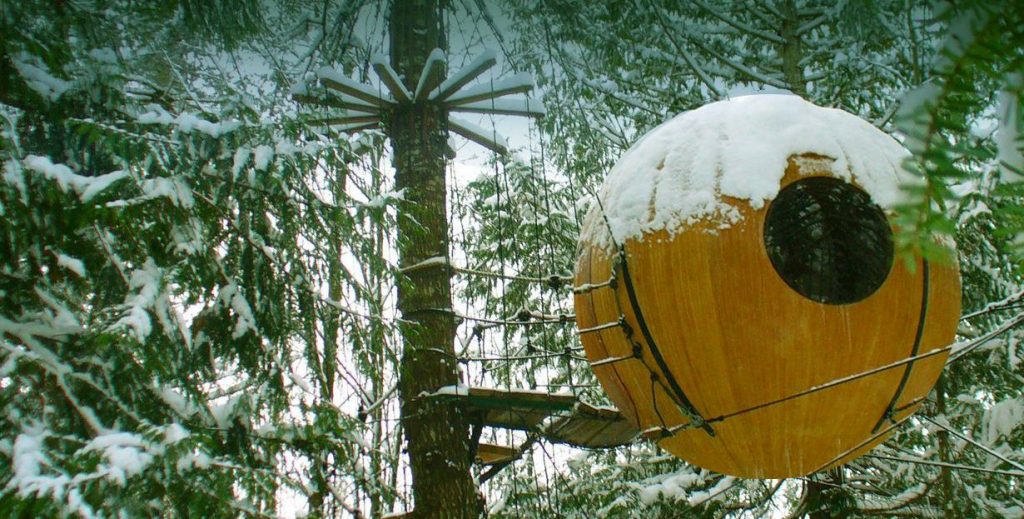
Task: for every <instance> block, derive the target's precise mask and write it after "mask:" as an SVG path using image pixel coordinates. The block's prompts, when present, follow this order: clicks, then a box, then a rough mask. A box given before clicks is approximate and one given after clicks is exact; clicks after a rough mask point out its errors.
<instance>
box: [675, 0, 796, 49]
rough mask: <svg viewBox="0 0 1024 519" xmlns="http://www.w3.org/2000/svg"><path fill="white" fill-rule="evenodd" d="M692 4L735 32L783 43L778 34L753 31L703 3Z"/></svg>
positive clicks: (698, 1)
mask: <svg viewBox="0 0 1024 519" xmlns="http://www.w3.org/2000/svg"><path fill="white" fill-rule="evenodd" d="M694 3H695V4H697V7H700V8H701V9H703V10H704V12H706V13H708V14H710V15H711V16H714V17H715V18H718V19H719V20H721V21H723V22H725V23H726V25H729V26H730V27H733V28H734V29H737V30H739V31H741V32H743V33H745V34H749V35H751V36H757V37H758V38H761V39H764V40H768V41H770V42H772V43H784V41H785V40H783V39H782V37H781V36H779V35H778V34H772V33H770V32H766V31H762V30H759V29H755V28H753V27H751V26H749V25H746V24H743V23H740V22H739V21H737V20H735V19H733V18H730V17H728V16H726V15H724V14H722V13H720V12H718V11H716V10H714V9H713V8H712V7H711V6H710V5H708V4H705V3H704V2H702V1H700V0H694Z"/></svg>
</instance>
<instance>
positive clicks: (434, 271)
mask: <svg viewBox="0 0 1024 519" xmlns="http://www.w3.org/2000/svg"><path fill="white" fill-rule="evenodd" d="M442 10H443V7H442V4H441V2H439V0H402V1H397V2H392V9H391V13H390V18H391V19H390V25H391V27H390V33H391V63H392V65H393V67H394V68H395V70H396V71H397V72H398V74H399V76H401V77H402V78H403V80H404V81H405V83H406V86H407V87H408V88H409V89H410V90H413V91H414V90H415V88H416V83H417V80H418V79H419V76H420V71H421V70H422V69H423V65H424V63H426V60H427V57H428V56H429V55H430V52H431V51H432V50H433V49H434V48H441V49H445V48H446V43H445V35H444V30H443V27H442V18H441V12H442ZM434 79H435V81H434V82H433V83H432V84H435V85H436V84H437V81H436V80H439V79H440V78H434ZM388 133H389V136H390V137H391V142H392V146H393V148H394V164H395V186H396V187H397V188H398V189H400V190H404V191H403V192H404V195H405V196H404V198H405V202H404V204H403V205H402V206H401V210H400V211H401V212H400V214H399V222H398V252H399V261H400V264H401V265H404V266H410V265H415V264H417V263H420V262H422V261H424V260H426V259H429V258H432V257H435V256H441V257H447V256H448V219H447V210H446V207H447V193H446V189H447V186H446V179H445V161H444V150H445V147H446V145H447V142H448V132H447V118H446V115H445V113H444V110H443V109H442V108H441V107H440V106H439V104H437V103H433V102H429V101H422V102H416V103H412V104H406V105H403V106H400V107H399V108H398V109H397V110H396V111H395V113H394V117H393V119H392V120H391V121H389V127H388ZM450 277H451V274H450V271H449V270H448V268H447V267H446V266H444V265H435V266H431V267H427V268H418V269H414V270H411V271H409V272H407V275H406V279H404V280H403V281H402V282H401V283H400V284H399V290H398V309H399V311H400V312H401V314H402V317H403V319H404V320H405V321H406V323H404V324H403V325H402V328H401V332H402V338H403V341H404V347H403V350H402V361H401V366H400V368H399V369H400V377H401V378H400V381H399V391H400V397H401V401H402V406H401V407H402V425H403V428H404V429H405V436H406V440H407V449H408V453H409V465H410V468H411V471H412V488H413V498H414V500H415V510H416V512H415V516H416V517H453V518H455V517H477V516H479V515H480V513H481V510H482V501H481V499H480V497H479V496H478V495H477V490H476V485H475V484H474V482H473V478H472V476H471V474H470V459H469V457H470V454H469V453H470V445H469V442H470V439H469V427H468V421H467V419H466V417H465V416H464V413H463V412H462V411H461V410H460V409H458V408H456V407H455V406H453V405H451V404H442V403H438V402H437V401H436V400H434V399H429V398H423V397H422V396H421V395H422V394H423V393H425V392H427V393H429V392H433V391H435V390H437V388H439V387H441V386H445V385H450V384H456V383H457V382H458V377H457V371H456V369H457V363H456V361H455V348H454V340H455V326H456V324H455V320H454V318H453V316H452V313H451V306H452V303H451V283H450ZM410 323H411V324H410Z"/></svg>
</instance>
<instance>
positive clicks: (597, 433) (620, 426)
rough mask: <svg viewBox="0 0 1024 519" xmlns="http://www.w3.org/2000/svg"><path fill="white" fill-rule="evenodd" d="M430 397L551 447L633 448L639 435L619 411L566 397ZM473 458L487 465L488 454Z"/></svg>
mask: <svg viewBox="0 0 1024 519" xmlns="http://www.w3.org/2000/svg"><path fill="white" fill-rule="evenodd" d="M434 396H435V397H437V398H445V399H450V400H453V401H456V402H459V403H461V404H462V405H465V406H466V408H467V410H468V411H470V412H471V413H472V414H474V415H475V416H477V420H478V423H479V424H480V425H486V426H489V427H499V428H503V429H515V430H520V431H527V432H531V433H534V434H536V435H538V436H540V437H542V438H544V439H546V440H548V441H550V442H553V443H564V444H568V445H573V446H576V447H582V448H589V449H604V448H611V447H618V446H620V445H626V444H629V443H632V441H633V440H634V439H635V438H636V437H637V435H638V434H639V432H638V431H637V429H636V428H635V427H634V426H633V424H632V423H630V421H629V420H628V419H626V418H625V417H623V416H622V414H621V413H619V412H618V411H617V410H615V409H612V408H608V407H595V406H592V405H590V404H587V403H585V402H580V401H579V400H577V399H576V397H575V396H573V395H570V394H567V393H554V394H552V393H544V392H540V391H531V390H504V389H493V388H483V387H464V386H459V387H448V388H443V389H442V390H441V391H438V392H437V393H435V395H434ZM480 447H481V448H484V444H481V446H480ZM488 448H489V447H488ZM502 448H503V449H511V450H515V449H512V448H511V447H502ZM484 450H485V451H486V450H487V448H484ZM517 452H518V451H517ZM505 454H507V453H505ZM477 456H478V458H479V459H480V460H481V462H483V463H486V461H484V460H486V459H489V458H486V457H485V456H491V453H490V452H489V451H488V452H485V453H484V454H483V455H482V454H481V450H480V449H478V450H477Z"/></svg>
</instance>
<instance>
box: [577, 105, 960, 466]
mask: <svg viewBox="0 0 1024 519" xmlns="http://www.w3.org/2000/svg"><path fill="white" fill-rule="evenodd" d="M776 97H779V96H776ZM751 102H753V101H751ZM757 102H762V101H757ZM764 102H767V103H783V104H785V103H794V102H796V101H794V100H786V101H785V102H782V101H777V100H768V101H764ZM799 102H800V103H804V104H806V105H808V107H810V108H806V109H807V111H808V113H809V114H811V116H815V117H816V116H817V115H815V114H817V112H816V111H815V110H825V109H822V108H818V107H813V105H809V103H806V102H803V101H799ZM734 108H736V109H737V110H740V109H742V108H743V106H739V107H734ZM762 108H763V107H762ZM782 109H785V110H789V109H790V107H788V105H786V106H783V107H782ZM800 109H801V110H803V109H804V108H800ZM740 111H742V110H740ZM755 111H756V110H755ZM762 111H763V110H762ZM769 111H771V110H769ZM826 115H828V116H829V117H832V116H834V115H835V114H826ZM843 117H850V118H854V116H852V115H849V114H845V115H844V116H843ZM769 119H771V118H769ZM771 120H772V121H775V119H771ZM842 120H843V121H845V119H842ZM747 122H749V123H751V124H757V123H758V121H756V117H755V120H753V121H747ZM825 122H829V124H832V122H830V121H825ZM798 123H799V124H803V123H802V122H800V121H797V123H792V124H798ZM715 124H717V123H715ZM782 124H791V123H789V122H788V119H787V120H784V121H783V123H782ZM844 124H845V123H844ZM865 124H866V123H865ZM811 126H812V128H811V129H812V130H813V125H811ZM840 126H842V125H840ZM842 130H843V128H842V127H840V128H839V129H838V130H837V131H842ZM665 131H671V133H672V134H671V135H668V136H662V137H661V138H662V139H663V141H664V142H663V144H664V145H665V146H668V147H669V148H671V147H672V146H673V145H674V144H672V140H673V139H680V140H681V141H685V140H686V139H692V138H694V135H693V134H692V133H691V134H687V132H686V131H679V128H678V125H677V127H676V128H675V129H674V130H673V129H671V128H664V127H663V128H659V129H657V130H655V131H654V132H652V134H654V133H657V132H665ZM856 131H864V132H868V133H867V134H866V135H873V134H871V133H870V132H871V131H875V132H877V133H878V134H879V135H878V136H877V138H878V139H883V140H884V139H887V140H888V141H891V138H890V137H888V136H887V135H885V134H884V133H882V132H880V131H878V130H875V129H874V128H871V129H870V130H868V129H865V128H862V127H859V126H858V127H857V130H856ZM780 132H781V133H782V134H785V133H786V132H785V131H781V130H780ZM697 133H700V132H697ZM697 137H698V138H699V137H700V136H697ZM871 138H876V137H871ZM650 139H651V135H649V136H648V137H645V138H644V141H649V140H650ZM734 140H735V139H734ZM740 140H741V139H740ZM888 141H885V142H888ZM879 142H883V141H881V140H880V141H879ZM642 144H643V142H641V143H640V145H642ZM701 144H702V143H701V142H698V143H697V145H698V146H699V145H701ZM688 145H690V146H692V145H693V143H692V142H690V144H688ZM780 146H781V144H780ZM885 146H890V144H885ZM808 147H810V148H814V146H808ZM634 148H636V147H634ZM783 151H785V152H786V153H787V154H788V156H787V157H786V160H785V163H784V164H785V165H784V167H783V169H784V171H779V172H777V173H773V175H774V178H777V179H779V180H777V186H778V190H777V193H778V194H777V195H775V196H774V198H773V199H772V200H767V201H765V203H762V204H760V206H758V205H759V204H757V203H756V201H754V202H751V201H750V200H741V199H735V198H730V197H728V196H726V195H723V194H722V193H721V190H724V189H725V188H724V187H722V186H725V181H724V180H721V181H720V184H719V188H718V189H719V192H717V196H718V197H719V199H720V201H721V202H723V203H724V204H726V205H727V206H728V207H729V208H731V209H730V215H731V216H730V217H729V218H728V222H727V224H723V223H722V220H721V219H716V218H714V217H710V216H707V215H705V216H703V217H700V218H690V219H689V220H686V221H681V222H680V223H678V225H677V226H676V227H674V228H665V229H660V230H658V229H654V230H651V229H645V230H644V231H643V233H642V235H640V236H639V237H638V236H636V235H635V234H634V235H632V236H626V237H622V236H619V237H617V238H620V239H621V241H619V240H616V239H612V238H611V237H610V234H613V233H614V229H609V225H610V224H609V216H611V217H612V219H613V220H614V217H615V216H616V215H608V214H603V212H602V211H614V210H616V209H615V208H614V207H611V208H609V205H614V204H611V203H609V200H610V196H609V195H610V194H611V193H609V191H608V185H607V184H606V188H605V191H604V192H603V193H602V195H601V197H600V198H601V199H602V200H603V202H602V203H599V204H594V207H593V208H592V210H591V212H590V214H589V215H588V216H587V218H586V221H585V222H584V228H583V232H582V234H581V242H580V245H579V258H578V263H577V268H576V287H577V289H576V296H575V306H576V319H577V325H578V326H579V328H580V332H581V333H580V337H581V340H582V342H583V345H584V348H585V350H586V353H587V357H588V359H589V360H590V362H591V364H592V365H593V369H594V372H595V374H596V376H597V378H598V380H599V381H600V382H601V384H602V386H603V387H604V388H605V390H606V392H607V394H608V396H609V398H610V399H611V400H612V401H613V402H614V403H615V404H616V405H617V406H618V407H619V409H620V410H621V412H622V413H623V415H625V416H626V417H628V418H630V419H631V420H633V421H634V423H635V424H636V425H637V426H638V427H639V428H640V430H641V431H649V432H651V433H653V436H657V437H659V438H660V439H659V440H658V441H659V444H660V445H661V446H662V447H663V448H664V449H666V450H667V451H669V452H671V453H672V454H674V455H676V456H678V457H680V458H682V459H684V460H686V461H688V462H690V463H693V464H695V465H698V466H701V467H704V468H707V469H710V470H714V471H717V472H721V473H725V474H731V475H735V476H741V477H754V478H784V477H795V476H803V475H806V474H809V473H811V472H814V471H818V470H822V469H825V468H828V467H831V466H835V465H837V464H840V463H844V462H846V461H848V460H850V459H853V458H855V457H857V456H859V455H861V454H863V453H865V452H867V451H868V450H870V449H871V448H872V447H874V446H875V445H877V444H878V443H880V442H882V441H883V440H884V439H885V438H886V437H887V433H888V431H889V430H890V429H892V425H893V424H894V423H895V422H899V421H900V420H902V419H903V418H905V417H907V416H909V415H910V414H911V413H913V412H914V411H915V410H916V409H917V408H918V407H919V406H920V403H921V401H922V399H923V397H924V396H925V395H926V394H927V393H928V392H929V391H930V390H931V388H932V386H933V385H934V384H935V382H936V380H937V379H938V376H939V374H940V373H941V371H942V368H943V366H944V364H945V361H946V358H947V352H941V353H936V354H933V355H931V356H928V357H926V358H922V359H919V360H916V361H914V362H912V363H904V364H898V365H896V366H893V367H891V368H889V369H884V370H879V371H877V372H876V373H874V374H871V375H867V376H863V377H861V378H857V379H855V380H852V381H849V382H846V383H842V384H837V385H835V386H833V387H830V388H828V389H825V390H821V391H815V392H810V393H808V394H805V395H803V396H798V397H794V398H791V399H788V400H785V399H786V398H787V397H792V396H793V395H798V394H800V393H801V392H806V391H807V390H809V389H812V388H815V387H817V386H820V385H822V384H827V383H829V382H832V381H836V380H838V379H842V378H844V377H851V376H855V375H857V374H860V373H863V372H868V371H870V370H874V369H876V368H880V367H884V366H887V365H889V364H892V363H897V362H899V361H901V360H905V359H907V358H908V357H911V356H913V355H914V354H915V352H916V354H918V355H920V354H925V353H927V352H930V351H933V350H936V349H939V348H942V347H944V346H947V345H948V344H950V343H951V342H952V341H953V338H954V334H955V331H956V325H957V321H958V318H959V315H960V279H959V273H958V270H957V268H956V266H955V265H942V264H937V263H935V262H931V263H928V264H926V263H925V262H924V261H923V260H920V259H918V260H917V261H916V264H915V265H913V268H908V265H907V264H906V262H905V261H903V259H902V258H893V257H892V242H891V236H892V235H891V234H890V233H891V232H893V229H892V228H891V226H890V224H889V222H888V220H887V219H886V218H885V216H884V214H885V213H884V212H883V209H881V208H880V207H878V206H877V205H876V204H875V203H874V199H873V198H872V197H871V195H868V193H867V190H866V189H864V186H863V185H862V182H861V180H862V178H867V176H866V174H862V175H861V176H860V177H858V174H857V171H856V170H855V169H856V168H854V167H853V166H850V167H849V168H848V169H847V171H851V170H852V174H845V175H837V173H836V167H835V166H836V162H837V161H843V162H844V163H846V164H856V163H857V162H856V160H857V159H856V157H835V156H826V155H822V154H819V153H820V152H821V150H820V149H811V150H808V152H807V153H796V154H789V153H788V151H787V150H783ZM667 153H668V155H667V156H671V150H670V151H669V152H667ZM638 157H639V158H638ZM648 158H649V157H646V155H644V154H641V155H639V156H638V155H637V154H635V153H634V154H627V155H626V156H625V157H624V158H623V159H622V161H620V163H619V164H618V165H617V166H616V169H619V170H622V171H620V174H623V175H630V174H635V175H643V174H648V172H647V171H646V170H645V169H644V167H642V165H641V166H638V167H636V168H633V167H632V165H631V163H630V162H629V161H630V160H637V161H641V162H642V161H643V160H647V159H648ZM655 162H657V161H655ZM770 164H771V161H769V162H768V165H770ZM658 166H659V167H658V168H655V169H652V171H654V172H655V173H650V174H660V173H659V172H661V170H662V168H665V167H667V166H666V165H665V159H662V161H661V164H658ZM648 169H650V168H648ZM633 170H635V171H633ZM678 173H679V174H680V175H684V176H685V175H686V174H687V172H686V171H682V172H678ZM614 174H615V170H613V175H614ZM843 176H845V177H846V178H843ZM610 178H611V177H610ZM875 180H877V179H871V181H872V182H874V181H875ZM895 181H896V179H895V176H894V177H893V182H895ZM626 182H628V177H627V180H626ZM638 182H639V179H638ZM641 183H642V182H641ZM619 185H620V186H624V185H627V184H622V183H620V184H619ZM629 185H632V184H629ZM612 187H615V186H614V185H613V186H612ZM788 188H793V189H792V190H790V189H788ZM876 191H877V186H876ZM652 196H653V195H652ZM849 197H853V198H852V199H851V198H849ZM858 197H859V198H858ZM652 200H653V198H652ZM851 200H852V201H851ZM651 204H654V202H651ZM801 204H803V205H802V206H801ZM844 204H845V205H844ZM858 204H859V206H860V211H861V212H860V213H857V210H847V209H844V208H845V207H846V206H847V205H858ZM602 205H604V209H602V207H601V206H602ZM650 211H651V212H652V213H653V212H654V211H655V208H653V207H651V208H650ZM830 211H831V212H832V213H836V214H838V215H839V216H828V215H826V217H825V218H833V220H829V221H826V222H825V223H824V224H821V221H818V224H820V225H819V227H820V228H819V229H818V230H817V231H816V230H815V228H814V225H818V224H815V223H814V222H815V220H814V218H816V217H815V216H814V215H813V214H811V213H815V212H824V213H829V212H830ZM844 211H845V212H844ZM850 211H852V213H851V212H850ZM872 211H875V213H872ZM709 214H710V213H709ZM844 214H845V215H846V216H845V218H846V220H843V218H844V216H843V215H844ZM850 214H854V215H858V214H859V216H853V217H850V216H849V215H850ZM872 215H876V216H877V217H878V218H881V220H877V218H876V216H872ZM619 216H621V215H619ZM645 218H647V219H648V220H651V221H653V220H654V219H655V218H656V215H646V216H645ZM872 218H876V219H875V220H872ZM808 222H810V223H808ZM872 222H874V223H872ZM879 222H880V223H879ZM619 223H620V224H621V222H619ZM872 225H874V226H875V228H870V227H871V226H872ZM879 225H881V230H882V231H884V232H880V231H879V228H878V226H879ZM822 226H823V227H822ZM861 227H869V229H867V230H864V229H861ZM821 229H825V232H826V233H828V232H832V234H831V235H830V236H831V237H829V236H826V237H824V238H822V237H821V236H818V234H821V233H820V232H819V231H820V230H821ZM801 233H802V234H801ZM786 240H789V242H786ZM815 240H819V241H818V242H816V241H815ZM886 240H888V241H886ZM766 243H767V245H766ZM620 247H621V251H622V254H623V255H624V262H623V261H622V260H620V259H619V251H620ZM780 247H781V248H782V249H787V247H788V249H787V250H782V251H781V252H780V251H779V250H774V251H772V252H770V249H773V248H774V249H778V248H780ZM886 247H888V250H886ZM787 254H788V256H787ZM886 255H888V256H887V257H888V260H887V259H886ZM780 256H782V259H780ZM794 257H797V259H793V258H794ZM822 258H824V259H822ZM815 261H818V262H819V263H818V264H815ZM822 262H824V263H822ZM822 264H823V265H824V266H822ZM777 266H778V268H777ZM623 267H625V268H623ZM808 269H812V270H813V269H817V271H816V274H815V273H812V274H807V272H806V271H807V270H808ZM865 277H867V278H869V279H868V280H867V282H864V281H863V279H861V278H865ZM627 278H628V279H627ZM609 280H614V281H613V282H612V284H611V286H605V285H604V284H605V283H607V282H608V281H609ZM620 319H621V323H622V325H616V324H615V323H619V322H620ZM652 342H653V343H654V344H655V346H656V350H657V351H653V350H652V348H651V343H652ZM659 357H660V359H661V363H660V364H659V362H658V358H659ZM675 389H678V390H679V391H676V390H675ZM680 393H681V394H682V398H683V399H685V400H688V401H689V402H690V404H691V405H692V408H693V410H695V411H696V412H697V413H699V415H700V417H702V418H703V419H711V420H712V422H711V423H709V424H708V425H709V426H710V428H711V429H712V430H713V433H714V434H713V435H711V434H709V433H708V432H707V431H706V430H705V429H703V428H700V427H693V424H691V420H690V419H689V418H688V417H687V415H686V414H685V413H684V411H683V410H682V409H683V408H684V407H685V406H684V405H681V404H680V401H681V398H680ZM780 400H783V401H782V402H780V403H775V404H771V403H772V402H776V401H780ZM765 404H771V405H765ZM758 406H764V407H761V408H758ZM754 408H758V409H756V410H753V411H749V412H743V413H741V414H738V415H736V416H732V417H729V418H725V419H722V420H718V421H715V420H714V419H715V418H718V417H723V416H729V415H730V414H732V413H736V412H738V411H743V410H748V409H754ZM687 424H690V425H687ZM673 428H676V429H679V430H678V431H676V432H674V433H668V434H666V433H665V431H666V430H668V431H671V430H673Z"/></svg>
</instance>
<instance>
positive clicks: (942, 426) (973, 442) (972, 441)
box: [921, 416, 1024, 471]
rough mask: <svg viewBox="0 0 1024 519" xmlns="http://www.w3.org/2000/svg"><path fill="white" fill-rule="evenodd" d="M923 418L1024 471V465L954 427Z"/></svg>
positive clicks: (929, 418)
mask: <svg viewBox="0 0 1024 519" xmlns="http://www.w3.org/2000/svg"><path fill="white" fill-rule="evenodd" d="M921 418H924V419H925V420H927V421H928V422H930V423H932V424H934V425H936V426H938V427H939V428H941V429H943V430H944V431H946V432H948V433H949V434H952V435H953V436H956V437H957V438H960V439H961V440H963V441H965V442H967V443H969V444H971V445H974V446H975V447H977V448H979V449H981V450H983V451H985V452H987V453H989V454H991V455H992V456H995V457H996V458H999V459H1000V460H1002V461H1003V462H1005V463H1008V464H1009V465H1011V466H1012V467H1013V468H1015V469H1017V470H1020V471H1024V465H1021V464H1020V463H1017V462H1016V461H1013V460H1011V459H1010V458H1007V457H1006V456H1003V455H1002V454H1000V453H999V451H996V450H995V449H993V448H991V447H989V446H987V445H984V444H982V443H981V442H978V441H976V440H972V439H971V438H968V437H967V436H965V435H963V434H961V433H959V432H957V431H956V430H955V429H953V428H952V427H950V426H948V425H946V424H944V423H942V422H939V421H937V420H935V419H934V418H932V417H930V416H922V417H921Z"/></svg>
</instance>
